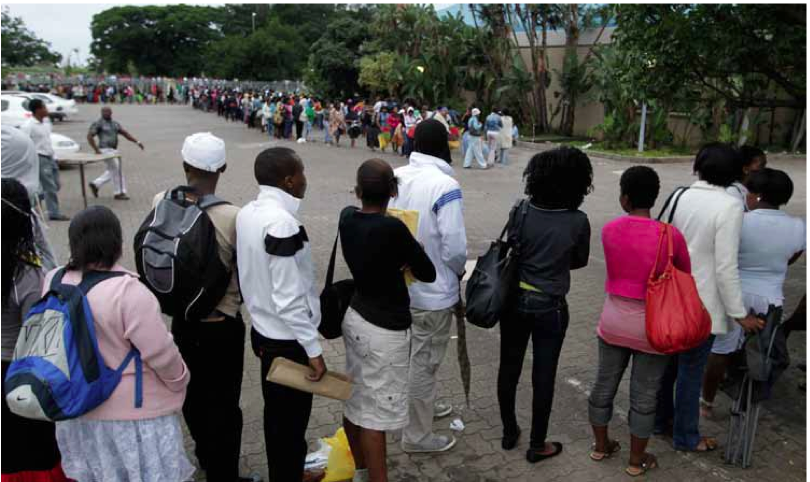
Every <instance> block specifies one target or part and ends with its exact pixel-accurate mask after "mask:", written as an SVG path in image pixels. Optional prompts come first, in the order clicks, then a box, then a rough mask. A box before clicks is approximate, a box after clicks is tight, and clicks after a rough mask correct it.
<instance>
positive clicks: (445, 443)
mask: <svg viewBox="0 0 810 482" xmlns="http://www.w3.org/2000/svg"><path fill="white" fill-rule="evenodd" d="M455 445H456V438H455V437H453V436H452V435H451V436H449V437H448V436H447V435H436V434H434V435H433V436H432V438H431V439H430V440H428V441H427V442H426V443H423V444H418V445H417V444H410V443H408V442H405V441H404V440H403V441H402V451H403V452H405V453H409V454H419V453H422V454H426V453H438V452H447V451H448V450H450V449H451V448H453V447H454V446H455Z"/></svg>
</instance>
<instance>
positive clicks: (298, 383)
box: [267, 357, 352, 400]
mask: <svg viewBox="0 0 810 482" xmlns="http://www.w3.org/2000/svg"><path fill="white" fill-rule="evenodd" d="M309 373H310V369H309V367H308V366H306V365H300V364H298V363H295V362H294V361H291V360H288V359H286V358H282V357H279V358H276V359H275V360H273V364H272V365H270V371H269V372H267V380H268V381H270V382H273V383H278V384H279V385H284V386H285V387H290V388H294V389H296V390H301V391H302V392H307V393H313V394H315V395H321V396H323V397H328V398H334V399H336V400H348V399H349V398H351V396H352V382H351V380H350V379H349V377H347V376H346V375H344V374H342V373H338V372H332V371H327V372H326V375H324V377H323V378H321V380H320V381H318V382H313V381H310V380H308V379H307V375H308V374H309Z"/></svg>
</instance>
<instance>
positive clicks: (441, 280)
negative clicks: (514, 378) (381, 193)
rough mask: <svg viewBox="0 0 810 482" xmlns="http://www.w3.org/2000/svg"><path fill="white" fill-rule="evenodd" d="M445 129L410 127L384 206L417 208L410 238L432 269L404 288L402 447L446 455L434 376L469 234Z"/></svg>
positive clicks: (447, 440) (444, 409)
mask: <svg viewBox="0 0 810 482" xmlns="http://www.w3.org/2000/svg"><path fill="white" fill-rule="evenodd" d="M452 161H453V160H452V158H451V156H450V146H449V144H448V133H447V130H446V129H445V128H444V126H443V125H442V123H441V122H439V121H437V120H435V119H428V120H425V121H422V122H420V123H419V124H417V125H416V131H415V133H414V152H413V153H411V155H410V158H409V160H408V165H407V166H403V167H400V168H398V169H396V171H394V174H395V175H396V177H397V178H398V179H399V185H398V186H397V192H398V195H397V196H396V197H395V198H393V199H391V201H390V204H389V205H390V207H392V208H397V209H405V210H411V211H417V212H418V213H419V220H418V225H417V231H416V240H417V241H419V243H421V244H422V246H424V249H425V252H426V253H427V255H428V257H429V258H430V260H431V262H432V263H433V266H434V267H435V270H436V280H435V281H434V282H432V283H413V284H411V285H410V286H409V287H408V292H409V296H410V308H411V320H412V323H411V359H410V370H409V380H408V385H409V394H408V420H409V421H408V425H407V426H406V427H405V428H404V429H403V430H402V450H403V451H405V452H408V453H413V452H420V453H431V452H444V451H447V450H450V449H451V448H452V447H453V446H454V445H455V443H456V439H455V438H454V437H453V436H452V435H440V434H437V433H435V432H434V431H433V419H434V417H443V416H447V415H450V413H452V410H453V407H452V406H451V405H449V404H443V403H434V402H435V401H436V375H437V373H438V370H439V366H440V365H441V362H442V360H443V359H444V355H445V353H446V351H447V344H448V343H449V341H450V325H451V322H452V319H453V312H454V311H453V310H454V307H455V306H456V304H457V303H458V301H459V279H460V278H461V276H462V274H463V273H464V267H465V264H466V262H467V234H466V230H465V228H464V203H463V200H462V195H461V186H460V185H459V183H458V181H457V180H456V179H455V178H454V177H453V176H454V172H453V168H452V167H451V166H450V164H451V163H452Z"/></svg>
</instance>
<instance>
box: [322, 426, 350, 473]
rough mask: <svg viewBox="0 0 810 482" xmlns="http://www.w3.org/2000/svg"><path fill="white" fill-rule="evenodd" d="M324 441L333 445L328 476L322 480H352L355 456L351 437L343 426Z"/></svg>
mask: <svg viewBox="0 0 810 482" xmlns="http://www.w3.org/2000/svg"><path fill="white" fill-rule="evenodd" d="M324 441H325V442H326V443H327V444H329V446H330V447H332V450H331V451H330V452H329V461H328V462H327V463H326V477H325V478H324V479H323V481H322V482H343V481H350V480H352V478H353V477H354V457H352V450H351V449H350V448H349V439H347V438H346V432H344V431H343V428H342V427H341V428H340V429H339V430H338V431H337V432H335V435H334V437H329V438H325V439H324Z"/></svg>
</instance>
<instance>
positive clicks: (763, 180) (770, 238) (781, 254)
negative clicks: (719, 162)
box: [700, 168, 807, 417]
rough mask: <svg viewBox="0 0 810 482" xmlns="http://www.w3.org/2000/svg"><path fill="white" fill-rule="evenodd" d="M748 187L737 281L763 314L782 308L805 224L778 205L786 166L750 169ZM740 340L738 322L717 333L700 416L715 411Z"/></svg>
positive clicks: (749, 305) (787, 190) (786, 187)
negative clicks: (719, 392) (783, 169)
mask: <svg viewBox="0 0 810 482" xmlns="http://www.w3.org/2000/svg"><path fill="white" fill-rule="evenodd" d="M746 188H747V189H746V192H747V193H748V194H747V199H746V201H747V202H748V207H749V211H748V212H747V213H745V214H744V215H743V222H742V228H741V231H740V254H739V267H740V286H741V287H742V293H743V303H744V304H745V308H746V309H747V310H748V311H749V312H751V311H753V312H754V313H762V314H767V313H768V307H769V306H777V307H780V306H783V305H784V303H785V294H784V291H783V288H784V284H785V277H786V276H787V270H788V267H789V266H790V265H792V264H793V263H795V262H796V261H798V260H799V258H800V257H801V255H802V253H803V252H804V250H805V248H806V232H807V227H806V226H805V223H804V221H803V220H802V219H801V218H797V217H793V216H789V215H788V214H787V213H785V212H784V211H782V210H781V209H780V208H781V207H782V206H784V205H786V204H787V203H788V201H790V198H791V196H793V181H792V180H791V179H790V177H789V176H788V175H787V174H786V173H785V172H784V171H779V170H776V169H770V168H763V169H759V170H756V171H753V172H751V173H750V174H749V175H748V179H747V180H746ZM763 233H766V235H763ZM788 326H789V325H788ZM744 341H745V334H744V333H743V329H742V327H741V326H740V325H737V324H734V325H731V329H730V330H729V332H728V333H727V334H725V335H717V337H715V339H714V344H713V345H712V353H711V355H709V360H708V362H707V364H706V372H705V373H704V375H703V394H702V396H701V398H700V405H701V415H702V416H704V417H706V416H711V415H713V408H714V399H715V396H716V395H717V390H718V388H719V385H720V382H722V381H723V376H724V375H725V373H726V369H727V368H728V366H729V362H730V361H731V356H730V355H731V354H732V353H734V352H736V351H737V350H739V349H740V348H742V344H743V342H744Z"/></svg>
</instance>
